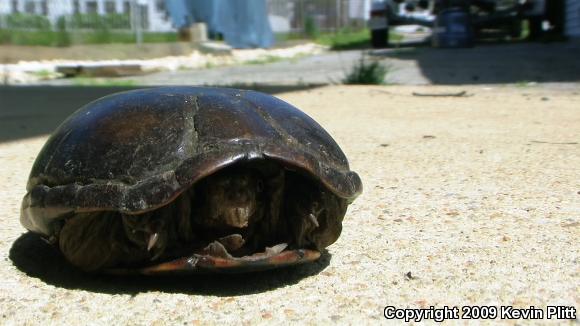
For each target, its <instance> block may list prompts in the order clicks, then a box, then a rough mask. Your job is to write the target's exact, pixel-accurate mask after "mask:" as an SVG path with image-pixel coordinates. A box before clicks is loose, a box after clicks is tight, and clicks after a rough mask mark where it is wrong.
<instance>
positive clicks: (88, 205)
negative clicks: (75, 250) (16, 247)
mask: <svg viewBox="0 0 580 326" xmlns="http://www.w3.org/2000/svg"><path fill="white" fill-rule="evenodd" d="M240 146H241V147H245V148H246V150H242V151H240V148H239V147H240ZM226 147H231V148H232V149H233V148H237V152H241V153H240V154H238V155H232V151H230V150H223V149H224V148H226ZM248 147H254V148H252V149H250V148H248ZM259 147H262V148H259ZM260 159H272V160H274V161H277V162H280V163H281V164H282V165H283V166H285V167H286V168H289V169H293V168H296V169H297V170H302V171H303V172H305V173H306V174H307V175H310V176H311V177H313V178H314V179H316V180H318V181H319V182H320V183H321V184H322V185H324V186H325V187H326V188H327V189H328V190H330V191H331V192H332V193H334V194H335V195H337V196H338V197H341V198H343V199H345V200H347V202H348V203H351V202H352V201H354V199H355V198H356V197H358V195H360V194H361V193H362V181H361V179H360V177H359V176H358V174H357V173H356V172H354V171H349V170H346V171H343V169H340V168H338V167H336V166H330V165H327V164H325V163H324V162H322V161H320V160H317V159H316V156H315V155H313V154H311V153H308V152H303V151H302V152H300V151H297V150H294V149H292V148H288V147H286V148H280V147H277V146H272V145H264V144H262V145H261V146H258V145H255V144H229V145H223V147H222V150H219V151H217V150H216V151H212V152H208V153H206V158H205V159H204V160H199V158H197V159H196V158H190V159H186V160H184V161H183V162H182V164H180V165H179V166H178V167H177V168H175V169H174V170H169V171H166V172H163V173H160V174H156V175H152V176H149V177H147V178H146V179H144V180H141V181H139V182H137V183H135V184H126V183H123V182H121V181H111V180H96V181H95V182H93V183H91V184H86V185H82V184H79V183H72V184H66V185H57V186H52V187H49V186H46V185H44V184H42V183H41V182H39V183H37V184H36V185H35V186H34V187H32V188H31V189H30V191H29V192H28V193H27V194H26V195H25V196H24V199H23V201H22V209H21V217H20V220H21V223H22V225H23V226H25V227H26V228H27V229H29V230H31V231H34V232H38V233H41V234H44V235H47V236H52V235H54V234H55V233H56V231H57V230H56V229H55V226H54V224H55V223H53V222H55V221H56V220H59V219H60V218H62V217H64V216H68V215H71V214H75V213H89V212H98V211H117V212H120V213H123V214H135V215H137V214H142V213H145V212H148V211H152V210H155V209H158V208H160V207H162V206H165V205H167V204H169V203H171V202H172V201H173V200H175V198H177V197H178V196H179V195H180V194H181V193H183V192H184V191H186V190H187V189H189V188H190V187H191V186H192V185H194V184H195V183H196V182H198V181H199V180H201V179H203V178H205V177H207V176H209V175H211V174H214V173H215V172H217V171H219V170H221V169H223V168H226V167H228V166H231V165H234V164H237V163H241V162H249V161H253V160H260ZM39 181H40V180H39Z"/></svg>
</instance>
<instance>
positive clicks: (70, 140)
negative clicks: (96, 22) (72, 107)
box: [21, 87, 362, 237]
mask: <svg viewBox="0 0 580 326" xmlns="http://www.w3.org/2000/svg"><path fill="white" fill-rule="evenodd" d="M256 159H273V160H276V161H279V162H281V163H282V164H284V165H285V166H289V167H294V168H296V169H301V170H303V171H305V172H306V173H308V174H310V175H311V176H312V177H313V178H315V179H316V180H319V181H320V183H321V184H322V185H324V186H325V187H326V188H327V189H328V190H329V191H331V192H332V193H334V194H335V195H336V196H338V197H340V198H343V199H345V200H346V201H347V202H351V201H352V200H354V199H355V198H356V197H357V196H358V195H359V194H360V193H361V191H362V184H361V180H360V178H359V176H358V175H357V174H356V173H355V172H352V171H350V169H349V164H348V161H347V159H346V157H345V155H344V153H343V152H342V151H341V149H340V148H339V146H338V145H337V144H336V142H335V141H334V140H333V139H332V137H331V136H330V135H329V134H328V133H327V132H326V131H325V130H324V129H323V128H322V127H321V126H320V125H319V124H318V123H316V122H315V121H314V120H313V119H311V118H310V117H309V116H307V115H306V114H304V113H303V112H301V111H300V110H298V109H297V108H295V107H293V106H292V105H290V104H288V103H286V102H284V101H282V100H279V99H277V98H275V97H272V96H270V95H266V94H262V93H259V92H254V91H244V90H235V89H224V88H204V87H167V88H156V89H143V90H136V91H129V92H124V93H119V94H114V95H110V96H107V97H104V98H101V99H99V100H96V101H94V102H92V103H89V104H88V105H86V106H84V107H82V108H81V109H80V110H78V111H77V112H75V113H74V114H73V115H72V116H70V117H69V118H68V119H67V120H66V121H65V122H64V123H63V124H62V125H61V126H60V127H59V128H58V129H57V130H56V131H55V132H54V133H53V135H52V136H51V137H50V138H49V140H48V141H47V143H46V144H45V146H44V147H43V149H42V151H41V152H40V154H39V155H38V158H37V159H36V162H35V163H34V166H33V168H32V171H31V173H30V178H29V181H28V185H27V191H28V193H27V194H26V196H25V197H24V199H23V203H22V210H21V223H22V224H23V225H24V226H25V227H26V228H27V229H29V230H31V231H33V232H37V233H40V234H43V235H44V236H47V237H51V236H53V235H55V234H56V233H57V232H58V225H59V223H55V221H57V220H60V219H62V218H63V217H64V216H67V215H70V214H76V213H85V212H95V211H117V212H121V213H127V214H138V213H142V212H147V211H151V210H154V209H156V208H159V207H161V206H163V205H166V204H167V203H169V202H171V201H172V200H173V199H175V198H176V197H177V196H178V195H179V194H181V193H182V192H184V191H185V190H186V189H188V188H189V187H191V186H192V185H193V184H194V183H196V182H197V181H198V180H200V179H201V178H204V177H206V176H208V175H210V174H212V173H214V172H216V171H217V170H220V169H222V168H224V167H226V166H229V165H232V164H234V163H237V162H242V161H249V160H256Z"/></svg>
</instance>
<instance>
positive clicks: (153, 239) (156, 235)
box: [147, 232, 159, 251]
mask: <svg viewBox="0 0 580 326" xmlns="http://www.w3.org/2000/svg"><path fill="white" fill-rule="evenodd" d="M157 240H159V233H157V232H155V233H153V234H151V235H150V236H149V241H147V251H151V249H153V247H155V244H156V243H157Z"/></svg>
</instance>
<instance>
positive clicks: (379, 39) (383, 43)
mask: <svg viewBox="0 0 580 326" xmlns="http://www.w3.org/2000/svg"><path fill="white" fill-rule="evenodd" d="M371 45H372V46H373V48H375V49H378V48H386V47H387V46H388V45H389V29H388V28H384V29H374V30H371Z"/></svg>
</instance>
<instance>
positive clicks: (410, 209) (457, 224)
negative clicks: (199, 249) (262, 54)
mask: <svg viewBox="0 0 580 326" xmlns="http://www.w3.org/2000/svg"><path fill="white" fill-rule="evenodd" d="M459 90H466V91H467V92H468V94H469V95H471V96H469V97H460V98H456V97H443V98H435V97H417V96H413V95H412V92H429V93H433V92H447V91H459ZM279 96H280V97H282V98H283V99H285V100H287V101H289V102H290V103H293V104H295V105H296V106H298V107H300V108H302V109H303V110H305V111H306V112H307V113H308V114H310V115H311V116H312V117H314V118H315V119H316V120H318V121H319V122H320V123H321V124H322V125H323V126H325V127H326V128H327V130H328V131H329V132H330V133H331V134H332V135H333V136H334V137H335V139H336V140H337V141H338V143H339V144H340V145H341V146H342V148H343V149H344V151H345V152H346V154H347V156H348V157H349V159H350V161H351V165H352V168H353V169H354V170H355V171H357V172H359V174H360V175H361V177H362V179H363V183H364V186H365V192H364V193H363V195H362V196H361V197H359V199H357V201H356V202H355V203H354V204H353V205H352V206H350V208H349V211H348V213H347V216H346V218H345V223H344V231H343V234H342V236H341V237H340V239H339V240H338V241H337V242H336V243H335V244H334V245H332V246H331V247H329V249H328V253H326V254H325V255H324V256H323V258H322V259H321V261H319V262H318V263H316V264H312V265H308V266H301V267H296V268H291V269H287V270H280V271H273V272H267V273H258V274H251V275H224V276H204V277H180V278H156V279H149V278H117V277H104V276H97V277H95V276H86V275H83V274H79V273H77V272H75V271H74V270H72V269H70V268H69V267H68V266H67V265H66V264H65V263H64V262H63V261H62V259H61V258H60V256H58V254H57V253H55V252H54V251H52V250H51V249H50V248H49V247H47V246H46V245H44V244H43V242H42V241H40V240H39V239H38V238H36V237H35V236H32V235H30V234H25V233H24V229H23V228H22V227H21V226H20V224H19V222H18V215H19V205H20V199H21V197H22V195H24V186H25V182H26V178H27V174H28V172H29V170H30V167H31V164H32V162H33V160H34V157H35V155H36V154H37V152H38V150H39V149H40V147H41V146H42V144H43V142H44V141H45V140H46V138H45V137H40V138H31V139H21V140H17V141H11V142H4V143H1V144H0V162H1V167H2V169H0V196H1V198H2V199H1V200H2V209H1V210H0V235H1V236H0V254H1V255H2V260H1V262H0V311H1V316H0V324H39V323H43V324H47V323H48V324H64V323H67V324H85V323H88V324H111V323H116V324H118V323H121V324H147V325H149V324H153V325H160V324H165V323H171V324H179V323H182V324H206V323H209V324H214V323H215V324H217V323H227V324H240V323H241V324H254V323H271V322H276V323H283V322H284V323H285V322H286V321H291V322H296V321H300V322H304V323H309V324H318V323H333V322H338V323H353V324H355V323H356V324H358V323H360V322H361V321H362V322H366V323H370V322H378V321H383V308H384V306H386V305H393V306H397V307H401V308H405V307H412V308H422V307H429V306H431V305H434V306H438V307H441V306H443V305H452V306H464V305H475V304H485V305H497V306H499V305H514V306H518V307H529V306H530V305H533V306H536V307H544V306H546V305H566V306H575V307H576V309H578V307H579V306H580V296H579V293H580V269H579V263H580V245H579V242H578V238H580V237H579V236H580V144H579V143H580V104H579V103H580V88H578V87H576V86H573V87H567V88H565V89H552V88H546V87H544V86H534V87H493V88H486V87H483V86H481V87H461V88H449V87H447V88H446V87H395V86H393V87H378V86H371V87H362V86H361V87H342V86H341V87H328V88H321V89H313V90H310V91H303V92H296V93H285V94H281V95H279Z"/></svg>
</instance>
